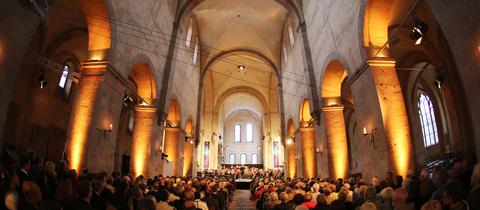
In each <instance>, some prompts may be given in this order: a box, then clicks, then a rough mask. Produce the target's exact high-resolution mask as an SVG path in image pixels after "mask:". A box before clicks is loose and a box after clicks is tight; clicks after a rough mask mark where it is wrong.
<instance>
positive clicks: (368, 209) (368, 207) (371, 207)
mask: <svg viewBox="0 0 480 210" xmlns="http://www.w3.org/2000/svg"><path fill="white" fill-rule="evenodd" d="M360 210H377V206H375V203H372V202H365V203H363V204H362V205H361V206H360Z"/></svg>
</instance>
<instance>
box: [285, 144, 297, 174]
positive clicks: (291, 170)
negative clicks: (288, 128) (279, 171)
mask: <svg viewBox="0 0 480 210" xmlns="http://www.w3.org/2000/svg"><path fill="white" fill-rule="evenodd" d="M295 147H296V146H295V143H293V142H292V143H290V144H287V157H288V159H287V161H288V163H287V164H288V176H290V177H295V176H296V175H297V159H295V157H296V156H297V150H296V148H295Z"/></svg>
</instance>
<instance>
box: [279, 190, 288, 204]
mask: <svg viewBox="0 0 480 210" xmlns="http://www.w3.org/2000/svg"><path fill="white" fill-rule="evenodd" d="M280 200H281V201H283V202H286V201H288V194H287V193H286V192H281V193H280Z"/></svg>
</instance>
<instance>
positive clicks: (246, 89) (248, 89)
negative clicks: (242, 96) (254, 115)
mask: <svg viewBox="0 0 480 210" xmlns="http://www.w3.org/2000/svg"><path fill="white" fill-rule="evenodd" d="M236 93H246V94H249V95H251V96H253V97H254V98H256V99H258V100H259V101H260V102H261V103H262V105H263V111H264V112H265V111H267V110H268V104H267V101H266V100H265V97H264V96H263V95H262V93H260V92H259V91H258V90H256V89H255V88H251V87H247V86H237V87H233V88H230V89H228V90H226V91H225V92H223V93H222V94H221V95H220V96H219V97H218V99H217V102H216V103H215V106H214V113H216V114H218V111H219V109H220V106H221V105H222V103H223V101H225V99H227V98H228V97H229V96H230V95H233V94H236ZM259 117H261V116H259Z"/></svg>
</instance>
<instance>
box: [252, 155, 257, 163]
mask: <svg viewBox="0 0 480 210" xmlns="http://www.w3.org/2000/svg"><path fill="white" fill-rule="evenodd" d="M252 164H258V155H257V154H252Z"/></svg>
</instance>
